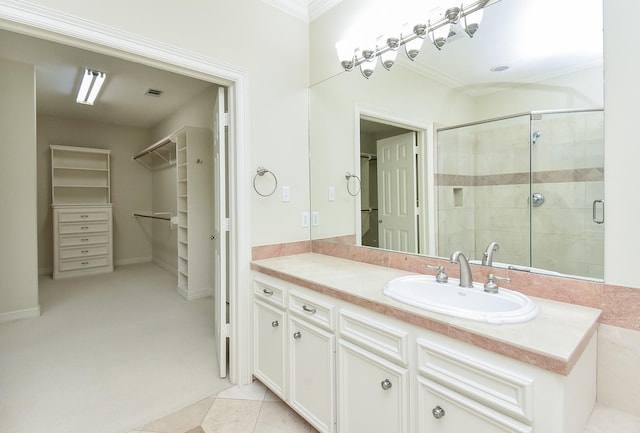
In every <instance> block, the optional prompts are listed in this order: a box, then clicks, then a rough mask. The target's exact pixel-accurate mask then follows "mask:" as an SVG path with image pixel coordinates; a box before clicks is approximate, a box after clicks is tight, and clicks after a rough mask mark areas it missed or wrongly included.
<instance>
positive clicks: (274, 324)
mask: <svg viewBox="0 0 640 433" xmlns="http://www.w3.org/2000/svg"><path fill="white" fill-rule="evenodd" d="M271 326H273V327H274V328H277V327H278V326H280V323H279V322H278V321H277V320H274V321H273V322H271Z"/></svg>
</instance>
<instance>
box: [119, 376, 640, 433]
mask: <svg viewBox="0 0 640 433" xmlns="http://www.w3.org/2000/svg"><path fill="white" fill-rule="evenodd" d="M614 432H615V433H640V418H637V417H633V416H630V415H627V414H625V413H623V412H619V411H616V410H612V409H609V408H606V407H604V406H601V405H599V404H596V407H595V409H594V412H593V414H592V417H591V421H590V423H589V425H588V426H587V428H586V430H585V433H614ZM128 433H317V430H316V429H314V428H313V427H312V426H311V425H309V423H307V422H306V421H305V420H304V419H302V418H301V417H300V416H299V415H298V414H296V413H295V412H294V411H293V410H292V409H291V408H290V407H289V406H287V405H286V404H285V403H283V402H282V400H280V399H279V398H278V397H277V396H276V395H274V394H273V393H272V392H271V391H269V390H268V389H266V388H265V386H264V385H262V384H261V383H260V382H258V381H254V382H253V383H251V384H250V385H247V386H244V387H237V386H236V387H231V388H228V389H226V390H224V391H222V392H220V393H218V394H216V395H212V396H210V397H208V398H205V399H204V400H201V401H199V402H197V403H194V404H192V405H190V406H187V407H186V408H184V409H182V410H180V411H178V412H175V413H173V414H171V415H168V416H165V417H163V418H160V419H157V420H155V421H152V422H150V423H148V424H145V425H144V426H142V427H141V428H139V429H134V430H131V431H129V432H128Z"/></svg>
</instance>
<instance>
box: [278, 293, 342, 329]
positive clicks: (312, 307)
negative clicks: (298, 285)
mask: <svg viewBox="0 0 640 433" xmlns="http://www.w3.org/2000/svg"><path fill="white" fill-rule="evenodd" d="M289 311H290V312H292V313H294V314H297V315H299V316H301V317H304V318H305V319H306V320H308V321H309V322H313V323H315V324H317V325H319V326H321V327H323V328H326V329H327V330H329V331H333V330H335V328H336V309H335V306H333V305H331V304H328V303H325V302H323V301H321V300H320V299H317V298H315V297H313V296H307V295H305V294H302V293H299V292H291V293H290V294H289Z"/></svg>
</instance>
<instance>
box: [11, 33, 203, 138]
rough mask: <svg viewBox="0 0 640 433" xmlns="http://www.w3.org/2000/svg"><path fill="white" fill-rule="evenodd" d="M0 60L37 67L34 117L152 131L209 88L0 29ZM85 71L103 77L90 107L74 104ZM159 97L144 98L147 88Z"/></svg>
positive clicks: (130, 64) (135, 64)
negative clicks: (93, 72)
mask: <svg viewBox="0 0 640 433" xmlns="http://www.w3.org/2000/svg"><path fill="white" fill-rule="evenodd" d="M0 58H2V59H6V60H12V61H15V62H21V63H27V64H32V65H35V70H36V106H37V112H38V114H48V115H56V116H60V117H68V118H76V119H81V120H91V121H99V122H103V123H111V124H118V125H125V126H137V127H142V128H151V127H153V126H155V125H157V124H158V123H159V122H160V121H162V120H163V119H165V118H166V117H167V116H169V115H170V114H172V113H174V112H175V111H176V110H177V109H178V108H180V107H181V106H183V105H184V104H185V103H187V102H188V101H190V100H191V99H193V98H194V97H196V96H198V95H199V94H201V93H202V92H203V91H204V90H205V89H206V88H208V87H211V86H212V85H213V84H212V83H209V82H206V81H201V80H197V79H193V78H189V77H185V76H182V75H178V74H174V73H171V72H167V71H163V70H159V69H155V68H151V67H148V66H145V65H142V64H139V63H134V62H130V61H125V60H122V59H118V58H115V57H111V56H107V55H104V54H97V53H94V52H91V51H86V50H82V49H79V48H75V47H70V46H67V45H62V44H58V43H54V42H50V41H45V40H42V39H38V38H33V37H29V36H25V35H21V34H18V33H13V32H8V31H4V30H0ZM84 68H90V69H96V70H99V71H102V72H105V73H106V74H107V80H106V81H105V84H104V87H103V88H102V90H101V91H100V95H99V97H98V100H97V102H96V103H95V104H94V105H82V104H77V103H76V102H75V98H76V92H77V89H78V87H79V85H80V78H81V75H82V72H83V71H84ZM150 88H151V89H157V90H161V91H162V92H163V93H162V95H161V96H159V97H156V96H148V95H145V92H146V91H147V90H148V89H150Z"/></svg>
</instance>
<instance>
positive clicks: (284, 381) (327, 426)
mask: <svg viewBox="0 0 640 433" xmlns="http://www.w3.org/2000/svg"><path fill="white" fill-rule="evenodd" d="M320 298H321V296H319V295H311V296H309V295H307V294H304V293H300V292H299V291H297V290H296V291H289V290H287V288H286V287H285V286H283V285H282V284H279V283H278V282H277V281H275V282H274V281H273V280H271V279H265V278H257V279H256V281H255V282H254V307H253V311H254V313H253V320H254V323H253V330H254V331H253V332H254V333H253V349H254V353H253V364H254V365H253V375H254V376H255V377H256V378H257V379H259V380H260V381H261V382H262V383H264V384H265V385H266V386H267V387H268V388H269V389H271V391H273V392H274V393H275V394H276V395H278V396H279V397H280V398H282V399H283V400H284V401H286V402H287V403H288V404H289V405H290V406H291V407H292V408H293V409H294V410H296V411H297V412H298V413H299V414H300V415H301V416H303V417H304V418H305V419H306V420H307V421H308V422H309V423H310V424H312V425H313V426H314V427H315V428H316V429H318V431H320V432H322V433H334V432H335V431H336V430H335V418H336V415H335V410H336V403H335V395H336V393H335V336H334V330H335V321H336V319H335V307H334V306H333V305H330V304H327V303H326V302H325V301H324V300H321V299H320Z"/></svg>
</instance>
